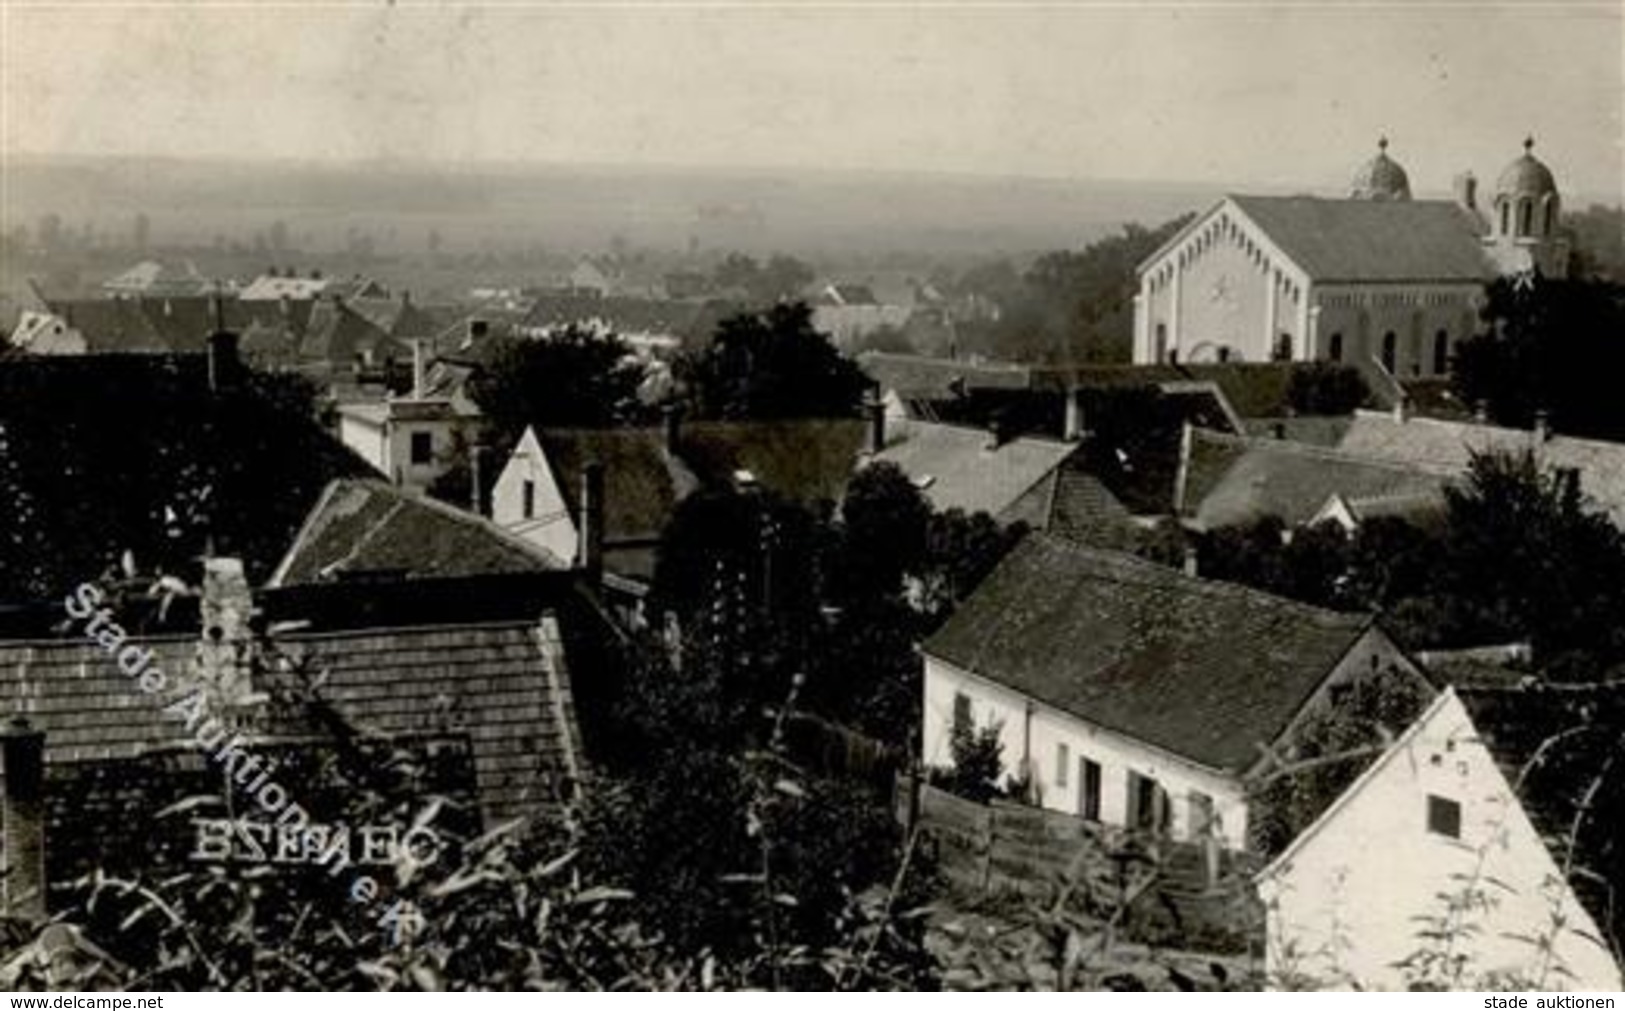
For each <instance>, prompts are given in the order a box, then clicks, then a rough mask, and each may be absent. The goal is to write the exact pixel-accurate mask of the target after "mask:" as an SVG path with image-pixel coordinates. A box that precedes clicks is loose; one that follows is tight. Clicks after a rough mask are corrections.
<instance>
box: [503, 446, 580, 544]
mask: <svg viewBox="0 0 1625 1011" xmlns="http://www.w3.org/2000/svg"><path fill="white" fill-rule="evenodd" d="M526 480H530V481H532V482H534V483H535V486H536V501H535V510H534V515H533V516H531V517H530V518H529V519H527V518H526V517H525V513H524V503H525V494H524V485H525V481H526ZM491 519H492V520H494V521H495V522H496V523H497V525H499V526H501V527H504V528H506V529H507V530H509V531H511V532H513V533H515V534H517V535H518V536H520V537H523V538H524V539H525V540H527V541H530V542H531V543H532V544H536V545H539V546H540V547H542V548H545V549H547V550H548V551H550V552H552V554H553V555H554V557H557V558H567V559H568V558H574V557H575V556H576V546H577V535H576V527H575V523H574V522H572V521H571V519H570V511H569V508H568V505H567V502H566V500H565V498H564V493H563V491H562V489H560V488H559V484H558V480H557V478H555V477H554V476H553V469H552V467H551V466H550V465H549V464H548V462H547V457H546V454H544V453H543V452H542V448H541V446H540V444H539V443H538V442H537V441H536V439H535V437H534V436H533V435H531V433H529V432H527V433H526V435H525V438H523V439H521V440H520V443H519V446H518V447H517V448H516V449H515V450H514V452H513V454H512V455H510V456H509V457H508V462H507V463H506V464H505V465H504V466H503V468H502V473H501V474H499V475H497V482H496V486H495V487H494V488H493V489H492V492H491Z"/></svg>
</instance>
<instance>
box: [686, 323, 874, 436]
mask: <svg viewBox="0 0 1625 1011" xmlns="http://www.w3.org/2000/svg"><path fill="white" fill-rule="evenodd" d="M675 372H676V374H677V375H678V376H679V377H680V378H681V379H683V380H685V381H686V382H687V383H688V384H689V386H690V389H691V393H692V396H693V399H694V400H695V402H696V407H697V413H698V414H699V416H701V417H707V418H738V419H744V418H754V419H773V418H834V417H847V416H851V415H853V414H856V413H857V408H858V403H859V400H860V399H861V398H862V395H863V391H864V390H865V389H866V388H867V386H868V379H867V378H866V377H865V376H864V374H863V372H862V370H861V369H859V368H858V366H857V364H856V363H854V362H852V361H851V360H849V359H847V358H844V357H842V356H841V354H840V353H839V352H838V351H836V350H835V346H834V345H833V344H831V343H830V339H829V337H828V335H826V334H822V333H820V332H818V331H817V330H815V329H814V328H813V325H812V310H811V309H809V308H808V307H807V306H806V305H805V304H803V303H795V304H779V305H775V306H773V307H772V308H770V309H768V310H767V311H765V312H760V313H745V314H742V315H737V316H733V317H730V318H728V319H724V320H723V321H722V323H721V324H720V325H719V326H718V327H717V330H716V333H715V334H714V335H713V336H712V339H711V346H710V347H709V348H707V349H706V350H705V351H704V352H702V353H700V354H698V355H690V356H686V357H684V358H682V359H679V361H678V363H677V365H676V367H675Z"/></svg>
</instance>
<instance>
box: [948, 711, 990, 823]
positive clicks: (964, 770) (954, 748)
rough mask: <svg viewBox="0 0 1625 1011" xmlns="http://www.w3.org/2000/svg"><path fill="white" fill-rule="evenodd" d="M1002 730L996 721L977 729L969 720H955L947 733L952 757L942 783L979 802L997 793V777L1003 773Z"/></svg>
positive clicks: (984, 801) (983, 802)
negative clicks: (945, 777) (950, 764)
mask: <svg viewBox="0 0 1625 1011" xmlns="http://www.w3.org/2000/svg"><path fill="white" fill-rule="evenodd" d="M1001 730H1002V728H1001V727H1000V726H999V725H998V724H997V723H994V724H989V725H988V726H985V727H983V728H981V729H980V730H978V729H977V728H976V724H974V723H973V722H971V721H970V720H961V719H955V720H954V724H953V727H952V728H951V729H950V730H949V732H948V751H949V755H950V756H951V757H952V759H953V765H952V766H951V767H950V768H949V770H948V776H947V779H946V783H945V785H946V786H947V788H948V789H949V790H951V791H953V792H954V793H957V794H959V795H960V796H961V797H964V798H966V799H968V800H974V801H976V802H977V803H982V804H985V803H987V802H988V801H989V800H991V799H993V798H994V797H996V796H998V794H999V778H1000V777H1001V776H1003V775H1004V742H1003V741H1002V740H1001V739H1000V737H999V734H1000V731H1001Z"/></svg>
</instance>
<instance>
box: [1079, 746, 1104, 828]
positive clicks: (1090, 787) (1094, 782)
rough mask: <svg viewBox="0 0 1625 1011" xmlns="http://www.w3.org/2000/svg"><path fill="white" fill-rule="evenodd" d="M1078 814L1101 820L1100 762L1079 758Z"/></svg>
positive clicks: (1091, 819) (1093, 819) (1092, 819)
mask: <svg viewBox="0 0 1625 1011" xmlns="http://www.w3.org/2000/svg"><path fill="white" fill-rule="evenodd" d="M1078 814H1080V815H1082V816H1083V817H1085V818H1087V819H1089V820H1090V821H1099V820H1100V763H1099V762H1093V761H1090V760H1089V759H1087V758H1079V759H1078Z"/></svg>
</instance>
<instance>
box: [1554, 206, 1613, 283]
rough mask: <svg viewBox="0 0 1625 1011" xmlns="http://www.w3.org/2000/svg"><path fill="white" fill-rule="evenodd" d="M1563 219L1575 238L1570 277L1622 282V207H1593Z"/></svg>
mask: <svg viewBox="0 0 1625 1011" xmlns="http://www.w3.org/2000/svg"><path fill="white" fill-rule="evenodd" d="M1563 217H1564V225H1565V226H1567V228H1568V230H1569V232H1570V233H1571V234H1572V235H1573V236H1574V253H1573V259H1572V262H1571V271H1572V276H1574V277H1580V278H1596V279H1599V280H1608V281H1613V282H1615V283H1625V207H1605V206H1603V205H1602V204H1592V205H1591V206H1589V207H1587V208H1586V209H1585V210H1583V211H1578V212H1574V213H1570V214H1565V215H1564V216H1563Z"/></svg>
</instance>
